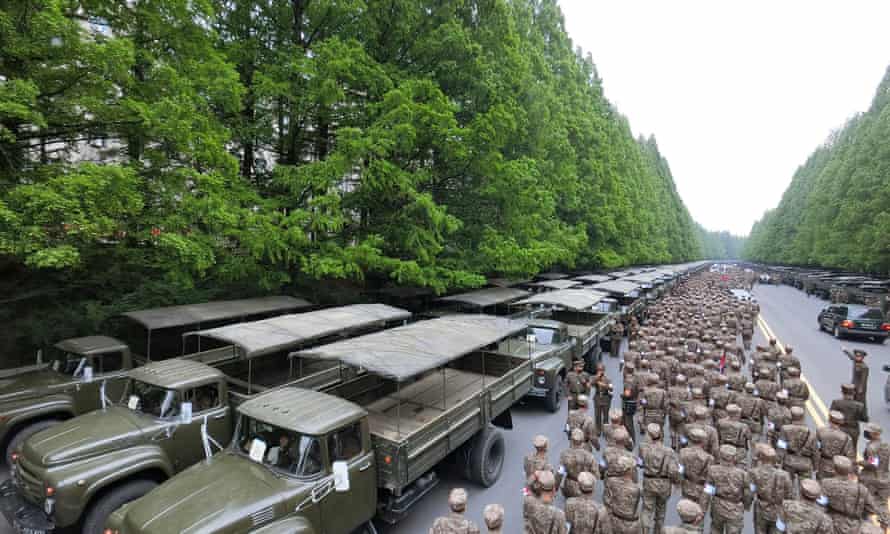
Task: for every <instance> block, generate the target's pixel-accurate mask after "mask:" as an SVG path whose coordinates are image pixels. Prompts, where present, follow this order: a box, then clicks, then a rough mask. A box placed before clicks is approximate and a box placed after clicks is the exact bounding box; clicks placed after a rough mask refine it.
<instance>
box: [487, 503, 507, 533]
mask: <svg viewBox="0 0 890 534" xmlns="http://www.w3.org/2000/svg"><path fill="white" fill-rule="evenodd" d="M482 519H484V520H485V526H486V527H488V528H490V529H493V528H500V527H501V526H502V525H503V524H504V507H503V506H501V505H500V504H489V505H486V506H485V510H483V511H482Z"/></svg>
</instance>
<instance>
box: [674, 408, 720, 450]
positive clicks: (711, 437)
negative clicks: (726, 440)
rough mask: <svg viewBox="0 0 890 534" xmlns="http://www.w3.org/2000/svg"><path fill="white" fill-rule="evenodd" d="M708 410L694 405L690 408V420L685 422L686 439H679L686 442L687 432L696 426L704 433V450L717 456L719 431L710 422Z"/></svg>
mask: <svg viewBox="0 0 890 534" xmlns="http://www.w3.org/2000/svg"><path fill="white" fill-rule="evenodd" d="M709 414H710V412H708V409H707V408H705V407H704V406H696V407H695V408H693V409H692V422H691V423H687V424H686V438H687V439H686V440H683V439H681V440H680V441H681V442H682V441H686V442H687V443H688V441H689V440H688V438H689V433H690V432H691V431H692V429H694V428H697V429H699V430H701V431H702V432H704V433H705V436H706V437H705V443H704V446H703V448H704V449H705V452H707V453H708V454H710V455H711V456H713V457H714V458H716V457H717V453H718V452H719V450H720V433H719V432H717V429H716V428H714V426H713V425H712V424H711V418H710V417H709Z"/></svg>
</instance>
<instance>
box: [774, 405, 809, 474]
mask: <svg viewBox="0 0 890 534" xmlns="http://www.w3.org/2000/svg"><path fill="white" fill-rule="evenodd" d="M816 443H817V441H816V433H815V432H813V431H812V430H810V429H809V428H808V427H807V425H806V423H805V422H804V413H803V410H802V409H801V408H799V407H797V406H795V407H794V408H791V424H789V425H785V426H783V427H782V430H781V431H780V432H779V438H778V439H777V440H776V448H777V449H778V453H779V459H780V460H781V462H782V469H784V470H785V471H788V474H789V475H790V476H791V480H792V481H794V483H795V488H798V487H799V484H800V480H802V479H804V478H810V477H812V476H813V469H814V467H815V465H814V464H815V459H816V456H817V455H818V454H819V450H818V449H817V448H816Z"/></svg>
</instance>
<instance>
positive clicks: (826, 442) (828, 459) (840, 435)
mask: <svg viewBox="0 0 890 534" xmlns="http://www.w3.org/2000/svg"><path fill="white" fill-rule="evenodd" d="M843 425H844V414H842V413H841V412H838V411H836V410H832V411H830V412H828V426H823V427H821V428H820V429H819V430H817V431H816V448H817V449H819V455H818V456H817V457H816V477H817V478H818V479H819V480H822V479H825V478H831V477H833V476H834V457H835V456H846V457H847V458H849V459H850V460H851V461H852V460H855V459H856V449H855V448H854V447H853V438H851V437H850V435H849V434H847V433H846V432H844V431H843V430H841V427H842V426H843Z"/></svg>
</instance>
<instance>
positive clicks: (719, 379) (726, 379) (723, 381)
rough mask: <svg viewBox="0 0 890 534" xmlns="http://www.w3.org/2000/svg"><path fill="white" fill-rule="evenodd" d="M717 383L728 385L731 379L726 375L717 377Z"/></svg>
mask: <svg viewBox="0 0 890 534" xmlns="http://www.w3.org/2000/svg"><path fill="white" fill-rule="evenodd" d="M717 382H719V383H721V384H726V383H728V382H729V377H728V376H726V375H717Z"/></svg>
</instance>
